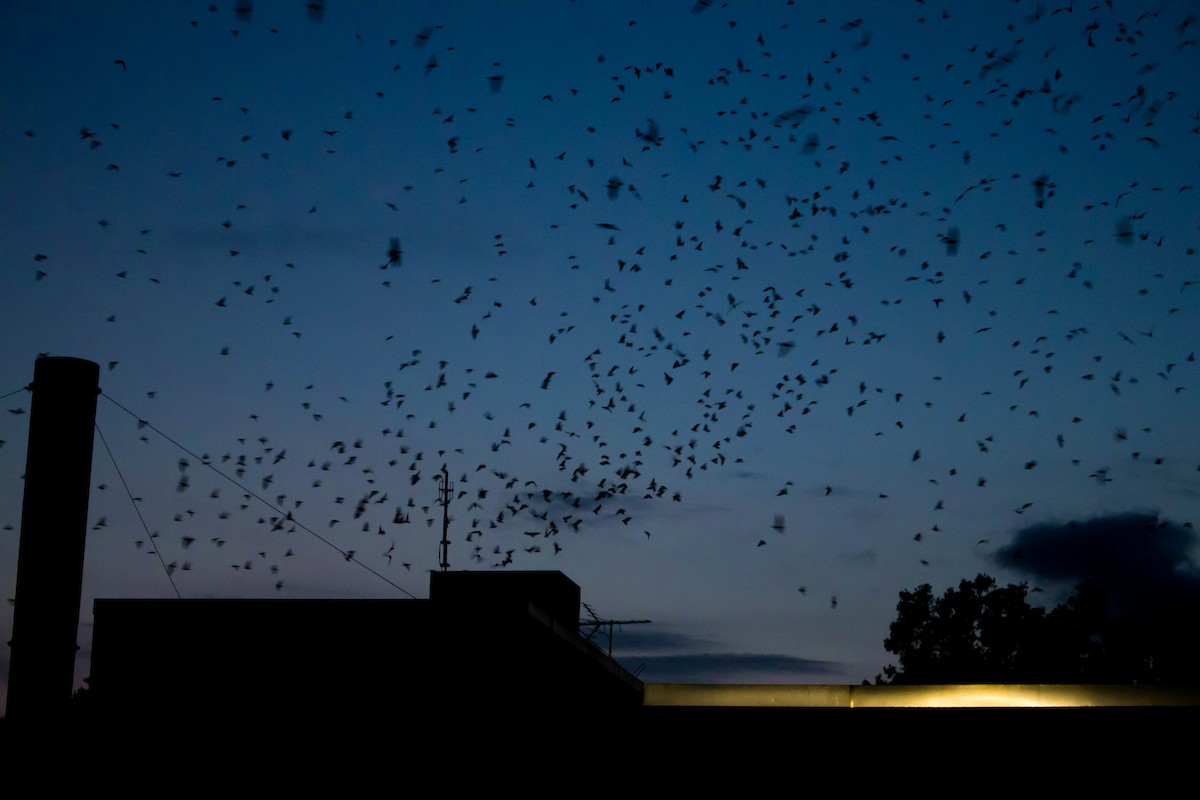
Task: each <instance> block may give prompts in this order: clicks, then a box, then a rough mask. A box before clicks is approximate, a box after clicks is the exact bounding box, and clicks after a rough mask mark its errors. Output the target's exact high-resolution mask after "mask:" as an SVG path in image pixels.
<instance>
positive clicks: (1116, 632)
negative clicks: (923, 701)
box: [875, 574, 1200, 684]
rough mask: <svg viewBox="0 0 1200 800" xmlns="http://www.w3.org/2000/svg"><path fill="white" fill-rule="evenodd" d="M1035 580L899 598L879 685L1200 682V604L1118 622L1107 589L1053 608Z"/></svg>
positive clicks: (1185, 602)
mask: <svg viewBox="0 0 1200 800" xmlns="http://www.w3.org/2000/svg"><path fill="white" fill-rule="evenodd" d="M1029 593H1030V589H1029V586H1028V584H1025V583H1019V584H1009V585H1008V586H1000V585H998V584H997V583H996V580H995V579H994V578H992V577H990V576H988V575H983V574H980V575H978V576H976V577H975V579H974V580H963V581H961V582H960V583H959V585H958V587H957V588H954V587H951V588H949V589H947V590H946V592H945V593H944V594H943V595H942V596H941V597H934V594H933V588H932V587H931V586H930V585H929V584H927V583H926V584H922V585H920V586H918V587H917V588H916V589H914V590H912V591H908V590H905V591H902V592H900V601H899V603H898V604H897V605H896V611H897V615H896V620H895V621H894V622H892V624H891V628H890V632H889V635H888V637H887V638H886V639H885V640H884V642H883V646H884V648H885V649H886V650H887V651H888V652H889V653H894V654H895V655H896V656H897V658H898V660H899V665H898V666H897V665H892V664H889V665H888V666H887V667H885V668H884V670H883V672H882V674H880V675H877V676H876V679H875V680H876V682H877V683H896V684H913V683H1131V682H1132V683H1195V682H1196V681H1197V680H1200V674H1198V669H1197V667H1198V665H1200V645H1198V643H1197V637H1196V635H1195V633H1194V627H1195V622H1194V621H1195V619H1196V613H1197V611H1198V610H1200V609H1198V605H1200V604H1198V602H1197V600H1196V598H1177V599H1174V600H1171V601H1169V602H1167V603H1165V604H1163V606H1162V607H1161V608H1160V609H1159V610H1158V612H1157V613H1156V614H1155V615H1154V616H1153V617H1150V618H1144V619H1133V618H1110V615H1109V603H1108V599H1107V595H1106V593H1105V592H1104V590H1103V589H1102V588H1101V587H1099V586H1097V585H1095V584H1093V583H1082V584H1080V585H1078V586H1077V587H1075V591H1074V592H1072V594H1071V595H1070V597H1068V598H1067V599H1066V600H1065V601H1064V602H1063V603H1061V604H1059V605H1058V606H1055V607H1054V608H1053V609H1050V610H1049V611H1047V610H1046V609H1044V608H1042V607H1040V606H1034V605H1030V603H1029Z"/></svg>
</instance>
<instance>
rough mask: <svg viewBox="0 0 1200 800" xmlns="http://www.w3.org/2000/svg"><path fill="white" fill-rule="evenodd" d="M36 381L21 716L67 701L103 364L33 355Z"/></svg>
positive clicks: (21, 559)
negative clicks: (93, 442)
mask: <svg viewBox="0 0 1200 800" xmlns="http://www.w3.org/2000/svg"><path fill="white" fill-rule="evenodd" d="M32 388H33V399H32V402H31V404H30V405H31V407H30V413H29V450H28V453H27V455H26V461H25V499H24V505H23V506H22V509H21V545H20V554H19V555H18V556H17V594H16V606H15V607H14V609H13V638H12V641H11V642H9V646H10V647H11V648H12V652H11V657H12V658H11V663H10V665H9V675H8V708H7V713H6V716H7V719H8V720H9V721H10V722H20V723H26V724H28V723H33V724H36V723H41V722H46V721H50V720H53V719H55V718H59V717H61V716H62V715H63V714H65V712H66V710H67V708H68V704H69V702H70V700H71V689H72V686H73V685H74V677H75V651H76V649H77V647H76V644H75V638H76V633H77V631H78V629H79V601H80V595H81V594H82V591H83V551H84V541H85V538H86V532H87V513H88V493H89V489H90V484H91V477H92V441H93V438H94V432H95V428H96V397H97V396H98V395H99V394H100V365H99V364H96V363H94V362H91V361H85V360H83V359H80V358H57V357H55V358H52V357H42V358H39V359H38V360H37V361H36V362H35V363H34V367H33V386H32Z"/></svg>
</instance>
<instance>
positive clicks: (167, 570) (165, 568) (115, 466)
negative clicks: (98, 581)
mask: <svg viewBox="0 0 1200 800" xmlns="http://www.w3.org/2000/svg"><path fill="white" fill-rule="evenodd" d="M96 433H97V435H99V437H100V442H101V443H102V444H103V445H104V449H105V450H106V451H107V452H108V457H109V458H110V459H112V463H113V469H115V470H116V471H117V477H118V478H120V479H121V485H122V486H124V487H125V494H127V495H129V502H130V503H132V504H133V510H134V511H135V512H137V517H138V520H139V521H140V522H141V523H142V530H144V531H146V540H147V541H148V542H150V546H151V547H153V548H154V554H155V555H156V556H158V563H160V564H162V568H163V572H165V573H167V580H168V581H170V582H171V588H172V589H174V590H175V597H176V598H178V599H180V600H182V599H183V595H181V594H180V593H179V587H178V586H176V585H175V578H174V577H173V576H172V575H171V573H172V572H173V570H172V569H171V568H170V567H168V566H167V562H166V561H164V560H163V555H162V549H161V548H159V546H158V545H157V544H156V543H155V541H154V540H155V539H156V538H157V537H155V536H154V535H153V534H151V533H150V528H148V527H147V526H146V519H145V517H143V516H142V510H141V509H140V508H138V504H137V500H135V499H134V497H133V492H131V491H129V484H128V483H127V482H126V481H125V475H124V474H123V473H122V472H121V467H120V466H118V464H117V459H116V456H114V455H113V451H112V450H111V449H110V448H109V446H108V442H107V441H106V440H105V438H104V432H103V431H101V430H100V426H99V425H97V426H96Z"/></svg>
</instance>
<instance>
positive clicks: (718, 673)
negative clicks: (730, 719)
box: [618, 653, 842, 683]
mask: <svg viewBox="0 0 1200 800" xmlns="http://www.w3.org/2000/svg"><path fill="white" fill-rule="evenodd" d="M618 660H619V661H620V662H621V664H622V666H624V667H625V668H626V669H629V670H631V671H634V672H636V673H637V675H638V677H639V678H641V679H642V680H643V681H647V682H650V683H805V682H812V681H811V679H812V678H814V677H815V678H825V679H829V678H831V677H840V676H841V675H842V669H841V666H840V665H839V664H838V663H836V662H833V661H815V660H813V659H808V658H798V657H796V656H784V655H774V654H770V653H680V654H675V655H655V656H643V657H638V656H633V657H629V658H620V659H618ZM806 679H808V680H806ZM820 682H833V681H830V680H823V681H820Z"/></svg>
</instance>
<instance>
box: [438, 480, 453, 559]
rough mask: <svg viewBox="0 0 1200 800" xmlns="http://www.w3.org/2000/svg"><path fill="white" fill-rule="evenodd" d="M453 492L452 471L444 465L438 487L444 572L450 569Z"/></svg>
mask: <svg viewBox="0 0 1200 800" xmlns="http://www.w3.org/2000/svg"><path fill="white" fill-rule="evenodd" d="M453 491H454V486H453V485H452V484H451V483H450V470H449V469H448V468H447V467H446V465H445V464H443V465H442V485H441V486H440V487H438V495H439V497H438V502H439V503H441V505H442V572H446V571H447V570H449V569H450V497H451V492H453Z"/></svg>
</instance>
